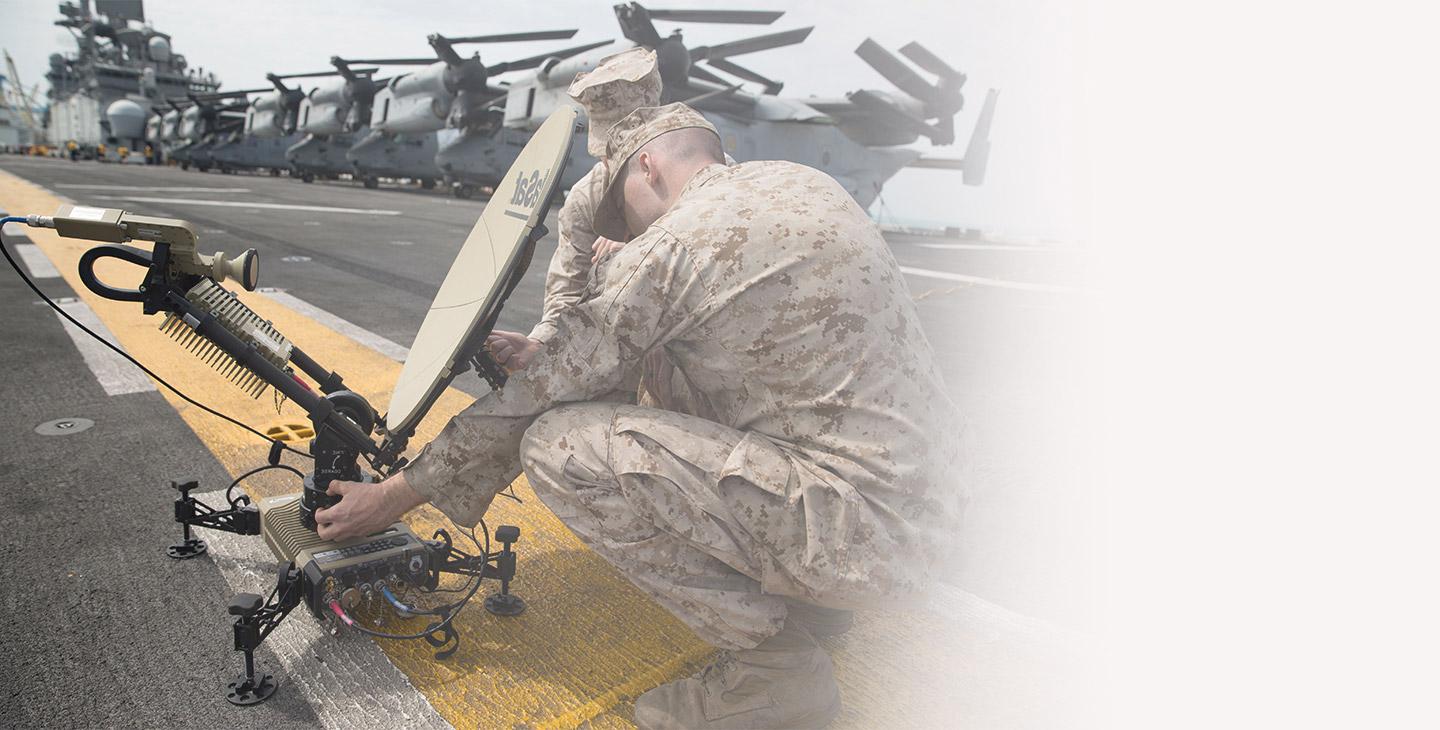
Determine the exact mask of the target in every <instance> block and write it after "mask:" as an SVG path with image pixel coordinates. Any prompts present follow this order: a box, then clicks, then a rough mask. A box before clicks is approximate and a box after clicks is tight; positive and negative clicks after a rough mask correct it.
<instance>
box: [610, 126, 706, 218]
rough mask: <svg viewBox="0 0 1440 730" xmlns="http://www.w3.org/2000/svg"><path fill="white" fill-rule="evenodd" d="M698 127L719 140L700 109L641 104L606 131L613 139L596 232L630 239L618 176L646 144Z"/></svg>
mask: <svg viewBox="0 0 1440 730" xmlns="http://www.w3.org/2000/svg"><path fill="white" fill-rule="evenodd" d="M690 127H698V128H700V129H708V130H710V132H711V134H714V135H715V138H716V139H719V138H720V133H719V132H718V131H716V130H715V125H713V124H711V123H710V122H709V121H708V120H707V119H705V117H703V116H701V115H700V112H697V111H695V110H694V109H691V108H690V107H688V106H686V105H685V104H682V103H680V102H676V103H674V104H666V105H665V106H650V107H641V108H639V109H636V110H635V111H633V112H630V114H629V115H627V116H626V117H625V118H624V119H621V120H620V121H618V122H616V123H615V125H614V126H612V127H610V129H609V130H607V131H606V134H607V136H608V137H609V138H610V142H609V144H608V145H607V146H606V150H605V185H604V187H603V188H602V191H601V193H600V203H599V205H597V206H596V207H595V226H594V228H595V232H596V233H598V234H600V235H602V236H604V237H606V238H608V239H610V240H612V241H624V240H626V239H627V238H629V229H628V228H626V227H625V215H624V213H623V212H621V209H620V191H619V190H617V189H616V187H615V179H616V178H617V177H619V175H620V171H621V170H623V169H624V168H625V163H627V162H629V161H630V156H631V155H633V154H635V153H636V152H637V151H639V149H640V148H641V147H644V146H645V145H646V144H647V143H649V142H650V140H653V139H655V138H656V137H659V136H660V135H662V134H665V133H666V132H673V131H675V130H677V129H688V128H690Z"/></svg>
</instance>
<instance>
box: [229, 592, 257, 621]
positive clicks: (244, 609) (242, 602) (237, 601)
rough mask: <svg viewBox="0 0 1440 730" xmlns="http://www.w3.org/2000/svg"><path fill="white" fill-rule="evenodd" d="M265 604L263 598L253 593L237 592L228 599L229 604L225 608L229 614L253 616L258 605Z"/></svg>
mask: <svg viewBox="0 0 1440 730" xmlns="http://www.w3.org/2000/svg"><path fill="white" fill-rule="evenodd" d="M263 605H265V599H264V598H261V597H260V596H258V595H256V594H254V593H237V594H235V597H234V598H231V599H230V605H229V606H228V607H227V608H226V610H227V611H229V612H230V615H231V616H246V617H249V616H253V615H255V612H256V611H259V610H260V607H261V606H263Z"/></svg>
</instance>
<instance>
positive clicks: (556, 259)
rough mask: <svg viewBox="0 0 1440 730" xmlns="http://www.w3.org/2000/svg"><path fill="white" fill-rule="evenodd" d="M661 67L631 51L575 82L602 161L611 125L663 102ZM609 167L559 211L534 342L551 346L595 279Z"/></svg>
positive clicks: (594, 152) (645, 53)
mask: <svg viewBox="0 0 1440 730" xmlns="http://www.w3.org/2000/svg"><path fill="white" fill-rule="evenodd" d="M660 89H661V82H660V67H659V66H658V65H657V64H656V61H655V52H654V51H651V50H647V49H644V48H631V49H629V50H626V51H622V52H620V53H616V54H614V55H611V56H606V57H605V58H603V59H601V61H600V63H599V64H597V65H596V66H595V69H594V70H592V71H588V72H584V73H580V74H577V75H576V76H575V80H574V81H572V82H570V88H569V89H568V92H569V94H570V97H571V98H572V99H574V100H575V101H577V102H579V103H580V105H581V106H583V107H584V108H585V116H586V118H587V122H586V124H587V126H588V127H589V132H588V133H587V136H586V141H585V149H586V151H588V152H589V153H590V155H591V156H592V157H594V158H595V159H597V160H604V159H605V144H606V142H607V141H609V137H608V136H607V135H606V131H607V130H608V129H609V128H610V126H611V125H613V124H615V122H617V121H619V120H620V119H621V118H623V117H625V116H626V115H628V114H629V113H630V112H633V111H635V110H636V109H638V108H640V107H650V106H655V104H657V103H658V102H659V101H660ZM604 185H605V165H604V163H603V162H601V163H596V165H595V166H594V167H592V168H590V171H589V172H587V173H585V175H584V176H583V177H581V178H580V180H579V181H577V182H576V183H575V185H574V186H572V187H571V188H570V192H569V193H568V194H567V195H566V196H565V204H564V205H563V206H561V208H560V216H559V222H560V236H559V239H560V240H559V245H557V246H556V247H555V255H554V256H552V257H551V258H550V268H549V270H548V271H547V272H546V274H545V303H544V306H543V309H542V311H541V315H540V322H539V323H538V324H536V325H535V328H534V329H532V330H531V331H530V338H531V339H534V340H539V341H541V342H549V341H550V338H551V337H553V336H554V334H555V318H556V316H557V315H558V314H559V312H560V311H561V310H562V309H565V308H566V307H569V306H572V305H574V304H575V303H576V302H578V301H579V300H580V294H581V293H582V292H583V291H585V286H586V284H587V283H588V282H589V280H590V271H591V265H590V256H591V253H592V251H591V248H592V246H594V244H595V239H596V238H597V236H596V233H595V228H594V225H593V220H594V218H595V206H596V205H597V204H599V202H600V194H601V193H602V192H604Z"/></svg>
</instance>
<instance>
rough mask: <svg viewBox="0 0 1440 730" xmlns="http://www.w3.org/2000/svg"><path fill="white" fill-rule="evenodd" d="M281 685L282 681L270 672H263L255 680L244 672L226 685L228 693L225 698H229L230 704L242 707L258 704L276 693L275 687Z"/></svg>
mask: <svg viewBox="0 0 1440 730" xmlns="http://www.w3.org/2000/svg"><path fill="white" fill-rule="evenodd" d="M279 686H280V683H279V682H277V681H275V678H274V677H273V676H271V675H269V674H262V675H260V676H259V677H256V678H255V679H253V680H252V679H249V678H247V677H246V676H245V675H243V674H242V675H240V676H239V677H236V678H235V681H234V682H231V683H230V684H228V685H226V691H227V692H228V694H226V695H225V699H227V700H229V701H230V704H232V705H239V706H241V707H247V706H249V705H257V704H260V703H261V702H264V701H265V700H268V699H270V695H273V694H275V689H276V688H277V687H279Z"/></svg>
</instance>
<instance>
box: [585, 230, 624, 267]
mask: <svg viewBox="0 0 1440 730" xmlns="http://www.w3.org/2000/svg"><path fill="white" fill-rule="evenodd" d="M624 245H625V242H624V241H612V240H610V239H608V238H606V237H604V236H600V237H599V238H596V239H595V242H594V243H592V244H590V263H592V264H593V263H595V262H596V261H599V260H600V259H603V258H605V256H606V255H608V254H609V253H610V252H611V251H619V250H620V248H621V247H622V246H624Z"/></svg>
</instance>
